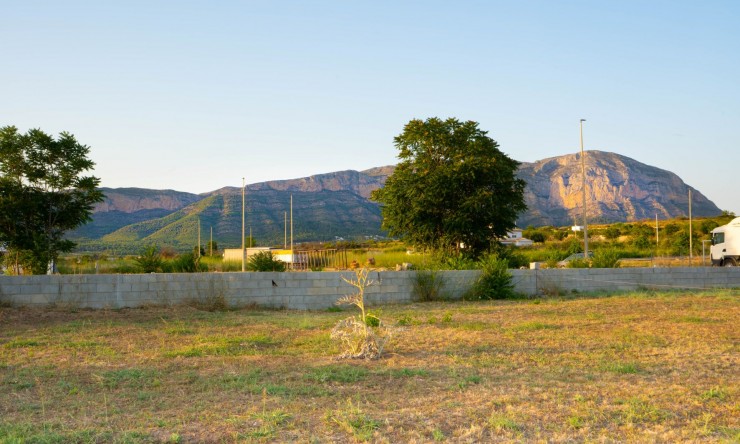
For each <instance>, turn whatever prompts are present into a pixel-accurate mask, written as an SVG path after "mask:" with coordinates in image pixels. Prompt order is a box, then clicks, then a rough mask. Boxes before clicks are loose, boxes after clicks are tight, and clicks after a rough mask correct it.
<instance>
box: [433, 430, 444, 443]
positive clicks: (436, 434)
mask: <svg viewBox="0 0 740 444" xmlns="http://www.w3.org/2000/svg"><path fill="white" fill-rule="evenodd" d="M432 439H433V440H435V441H437V442H442V441H444V440H445V434H444V433H443V432H442V430H440V429H434V430H432Z"/></svg>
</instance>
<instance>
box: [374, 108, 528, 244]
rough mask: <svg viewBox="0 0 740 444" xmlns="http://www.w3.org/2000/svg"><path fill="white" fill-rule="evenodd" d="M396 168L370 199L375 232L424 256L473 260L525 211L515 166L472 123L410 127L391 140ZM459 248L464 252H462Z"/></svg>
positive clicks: (412, 123) (439, 122) (443, 122)
mask: <svg viewBox="0 0 740 444" xmlns="http://www.w3.org/2000/svg"><path fill="white" fill-rule="evenodd" d="M394 142H395V145H396V147H397V148H398V150H399V154H398V158H399V159H400V163H399V164H398V165H397V166H396V169H395V171H394V172H393V174H392V175H391V176H390V177H388V180H387V182H386V183H385V186H384V187H383V188H381V189H379V190H376V191H374V192H373V194H372V199H373V200H375V201H377V202H379V203H380V204H381V211H382V216H383V222H382V226H383V228H384V229H385V230H387V231H388V233H389V234H390V235H391V236H399V237H401V238H403V239H405V240H407V241H409V242H412V243H413V244H415V245H417V246H421V247H424V248H427V249H434V250H443V251H448V252H449V251H453V250H459V251H461V252H463V253H465V254H466V255H469V256H472V257H477V256H478V255H480V254H481V253H482V252H484V251H486V250H487V249H489V248H490V247H491V246H492V245H493V244H494V243H497V239H499V238H501V237H503V236H505V235H506V232H507V230H510V229H511V228H514V226H515V224H516V219H517V215H518V214H519V213H520V212H522V211H524V210H525V209H526V205H525V203H524V186H525V183H524V181H523V180H521V179H518V178H517V177H516V171H517V167H518V166H519V162H517V161H515V160H512V159H511V158H509V157H508V156H507V155H506V154H504V153H502V152H501V151H500V150H499V149H498V143H496V141H494V140H493V139H491V138H490V137H488V136H487V132H486V131H483V130H481V129H480V128H478V123H477V122H473V121H467V122H460V121H459V120H457V119H454V118H450V119H447V120H441V119H439V118H436V117H435V118H430V119H427V120H426V121H422V120H417V119H415V120H411V121H410V122H409V123H408V124H406V126H405V127H404V130H403V132H402V133H401V134H400V135H398V136H397V137H396V138H395V139H394ZM461 246H464V247H462V248H461Z"/></svg>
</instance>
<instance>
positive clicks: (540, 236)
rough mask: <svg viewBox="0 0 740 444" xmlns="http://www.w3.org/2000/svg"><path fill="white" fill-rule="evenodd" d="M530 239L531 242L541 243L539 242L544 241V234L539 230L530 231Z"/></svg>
mask: <svg viewBox="0 0 740 444" xmlns="http://www.w3.org/2000/svg"><path fill="white" fill-rule="evenodd" d="M530 239H531V240H532V242H535V243H538V244H541V243H544V242H545V235H544V234H542V233H541V232H539V231H535V232H534V233H532V235H531V236H530Z"/></svg>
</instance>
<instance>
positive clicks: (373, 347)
mask: <svg viewBox="0 0 740 444" xmlns="http://www.w3.org/2000/svg"><path fill="white" fill-rule="evenodd" d="M367 274H368V270H367V269H366V268H362V269H359V270H356V271H355V279H352V280H350V279H346V278H344V277H342V280H344V282H346V283H348V284H350V285H352V286H353V287H355V288H356V289H357V293H355V294H351V295H347V296H345V297H343V298H340V299H339V300H338V301H337V302H336V304H337V305H355V306H356V307H357V308H359V309H360V314H359V315H358V316H350V317H348V318H346V319H342V320H341V321H339V322H337V324H336V325H335V326H334V328H333V329H332V331H331V338H332V339H333V340H335V341H337V342H339V347H340V349H341V351H342V352H341V354H340V355H339V358H340V359H346V358H350V359H376V358H379V357H380V355H382V354H383V349H384V347H385V345H386V343H387V342H388V341H389V340H390V339H391V337H392V336H393V332H394V331H393V329H392V328H391V327H389V326H387V325H385V324H384V323H383V321H381V320H380V319H379V318H378V317H376V316H373V315H368V314H367V313H366V311H365V289H366V288H367V287H369V286H371V285H374V284H375V281H373V280H372V279H368V276H367Z"/></svg>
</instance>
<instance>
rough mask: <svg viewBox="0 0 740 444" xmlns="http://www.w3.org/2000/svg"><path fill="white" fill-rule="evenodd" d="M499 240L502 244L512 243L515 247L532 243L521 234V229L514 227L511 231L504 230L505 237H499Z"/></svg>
mask: <svg viewBox="0 0 740 444" xmlns="http://www.w3.org/2000/svg"><path fill="white" fill-rule="evenodd" d="M500 242H501V243H502V244H504V245H513V246H515V247H527V246H529V245H532V244H533V243H534V242H532V240H530V239H527V238H526V237H523V236H522V230H520V229H519V228H514V229H513V230H511V231H508V232H506V237H505V238H503V239H500Z"/></svg>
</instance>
